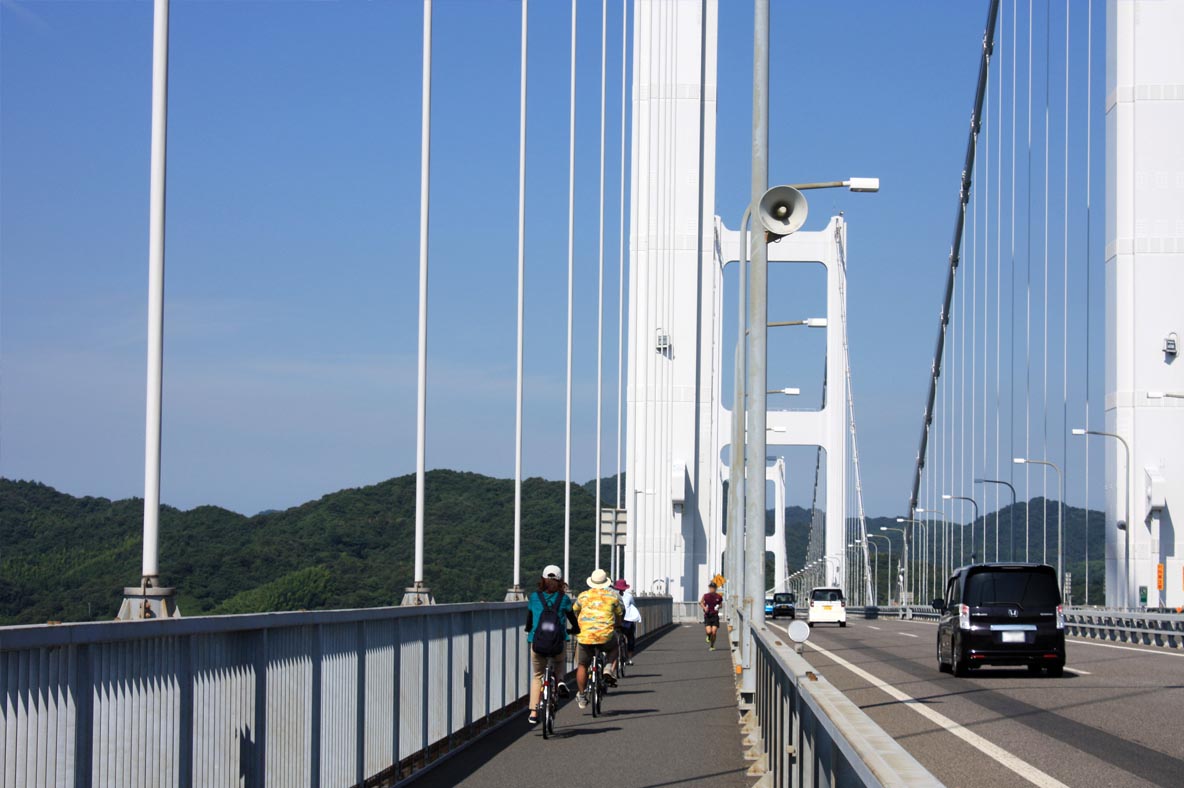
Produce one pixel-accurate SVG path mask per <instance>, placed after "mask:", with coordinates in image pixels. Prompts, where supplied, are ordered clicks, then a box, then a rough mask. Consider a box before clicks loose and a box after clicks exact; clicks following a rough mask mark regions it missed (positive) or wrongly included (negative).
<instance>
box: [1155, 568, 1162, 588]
mask: <svg viewBox="0 0 1184 788" xmlns="http://www.w3.org/2000/svg"><path fill="white" fill-rule="evenodd" d="M1155 587H1156V588H1157V589H1159V590H1160V591H1162V590H1163V564H1156V565H1155Z"/></svg>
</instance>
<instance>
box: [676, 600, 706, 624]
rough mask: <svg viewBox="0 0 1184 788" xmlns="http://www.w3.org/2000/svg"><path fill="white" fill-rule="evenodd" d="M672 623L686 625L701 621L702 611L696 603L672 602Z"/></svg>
mask: <svg viewBox="0 0 1184 788" xmlns="http://www.w3.org/2000/svg"><path fill="white" fill-rule="evenodd" d="M672 604H673V607H674V623H676V624H688V623H693V622H696V621H702V620H703V610H702V609H701V608H700V607H699V603H698V602H682V601H679V602H673V603H672Z"/></svg>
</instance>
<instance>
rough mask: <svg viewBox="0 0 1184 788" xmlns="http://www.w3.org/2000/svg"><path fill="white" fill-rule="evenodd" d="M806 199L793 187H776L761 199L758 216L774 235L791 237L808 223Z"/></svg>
mask: <svg viewBox="0 0 1184 788" xmlns="http://www.w3.org/2000/svg"><path fill="white" fill-rule="evenodd" d="M808 213H809V206H808V205H807V204H806V197H805V195H803V194H802V193H801V192H800V191H798V190H797V189H795V188H793V187H792V186H774V187H773V188H772V189H769V190H768V191H767V192H765V193H764V195H763V196H762V197H761V201H760V204H759V205H758V206H757V216H758V217H760V220H761V224H762V225H764V228H765V229H766V230H767V231H769V232H770V233H772V234H773V235H789V234H790V233H793V232H796V231H797V230H799V229H801V226H802V225H803V224H805V223H806V215H807V214H808Z"/></svg>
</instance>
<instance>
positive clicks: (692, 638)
mask: <svg viewBox="0 0 1184 788" xmlns="http://www.w3.org/2000/svg"><path fill="white" fill-rule="evenodd" d="M724 642H725V637H724V636H722V635H721V637H720V643H721V646H722V644H723V643H724ZM639 648H640V649H641V650H639V651H638V652H637V656H636V657H635V659H634V664H633V666H632V667H630V668H627V669H626V670H627V675H626V677H625V678H623V679H621V681H620V684H619V686H618V687H617V688H616V689H614V690H610V691H609V694H608V695H607V696H606V697H605V699H604V707H603V713H602V714H601V715H600V716H599V717H593V716H592V710H591V708H588V709H584V710H581V709H580V708H579V707H578V706H576V703H575V700H574V699H573V700H569V701H566V702H565V703H564V705H563V706H562V707H561V708H560V709H559V714H558V715H557V717H556V722H555V737H554V738H551V739H544V738H543V735H542V733H541V731H540V730H539V728H538V726H534V727H531V726H530V725H528V724H527V722H526V714H525V712H524V713H523V714H521V715H520V716H518V717H516V718H515V719H513V720H511V721H510V722H509V723H507V724H506V725H504V726H503V727H502V728H500V729H498V730H496V731H494V732H493V733H491V734H489V735H488V736H486V737H485V738H484V739H481V740H479V741H477V742H474V743H473V744H472V745H471V746H470V747H468V748H467V749H465V750H464V751H463V752H460V753H458V754H457V755H456V756H454V757H453V758H451V759H449V760H448V761H446V762H444V763H442V764H441V765H439V766H437V767H436V768H435V769H432V770H431V771H429V772H428V773H426V774H424V775H423V777H421V778H419V779H418V780H416V781H415V782H413V783H412V785H414V786H415V787H416V788H422V787H423V786H452V785H461V786H468V787H474V786H510V785H565V786H585V785H586V786H593V785H596V786H601V785H613V786H622V787H624V786H633V787H635V788H659V786H673V785H680V786H681V785H700V786H707V785H710V786H721V787H722V788H741V787H743V788H747V786H750V785H752V783H753V782H754V780H753V778H749V777H747V776H745V772H746V771H747V769H748V766H749V763H748V762H747V761H745V760H744V755H743V750H742V749H741V744H740V740H741V736H740V726H739V724H738V722H737V719H738V710H737V707H736V690H735V680H734V678H733V670H732V661H731V658H730V657H729V656H728V651H727V649H726V648H722V647H721V648H720V649H719V650H718V651H708V650H707V644H706V643H705V642H704V640H703V627H702V626H699V625H693V624H688V625H676V626H675V627H674V628H673V629H671V630H669V631H667V632H665V633H663V634H662V635H659V636H658V637H656V638H654V639H653V640H651V641H648V642H647V643H646V644H645V645H644V646H642V645H640V644H639ZM571 683H572V685H573V689H574V684H575V679H574V677H573V679H572V681H571Z"/></svg>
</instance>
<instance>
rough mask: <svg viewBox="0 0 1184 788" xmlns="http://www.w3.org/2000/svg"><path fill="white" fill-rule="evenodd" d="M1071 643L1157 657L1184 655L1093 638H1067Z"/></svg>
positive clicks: (1183, 655)
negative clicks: (1115, 643)
mask: <svg viewBox="0 0 1184 788" xmlns="http://www.w3.org/2000/svg"><path fill="white" fill-rule="evenodd" d="M1065 640H1067V641H1069V642H1070V643H1080V644H1081V645H1083V646H1097V647H1098V648H1118V649H1122V650H1123V651H1135V652H1137V653H1139V654H1150V655H1152V656H1155V657H1184V654H1181V653H1180V652H1178V651H1153V650H1152V649H1151V648H1135V647H1134V646H1116V645H1114V644H1113V643H1096V642H1094V641H1092V640H1081V639H1080V638H1065Z"/></svg>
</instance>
